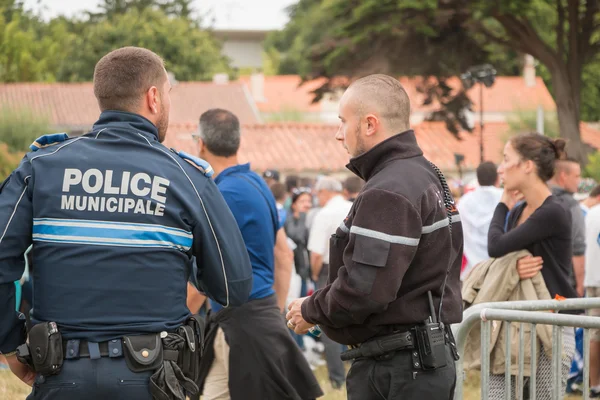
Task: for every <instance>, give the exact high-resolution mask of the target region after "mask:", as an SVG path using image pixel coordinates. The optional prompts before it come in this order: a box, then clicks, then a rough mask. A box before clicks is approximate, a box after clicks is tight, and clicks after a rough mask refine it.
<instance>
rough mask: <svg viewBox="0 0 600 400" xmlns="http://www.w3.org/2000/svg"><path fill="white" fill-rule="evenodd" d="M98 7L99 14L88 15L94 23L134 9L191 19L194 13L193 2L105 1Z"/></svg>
mask: <svg viewBox="0 0 600 400" xmlns="http://www.w3.org/2000/svg"><path fill="white" fill-rule="evenodd" d="M98 7H99V8H100V12H99V13H91V12H89V13H88V15H89V16H90V19H91V20H93V21H98V20H102V19H112V18H114V17H116V16H118V15H120V14H124V13H126V12H128V11H130V10H134V9H135V10H137V11H140V12H141V11H144V10H146V9H149V8H153V9H158V10H161V11H162V12H164V13H165V14H166V15H168V16H172V17H182V18H190V17H191V14H192V12H193V11H194V10H193V7H192V0H103V1H102V2H101V3H100V4H99V5H98Z"/></svg>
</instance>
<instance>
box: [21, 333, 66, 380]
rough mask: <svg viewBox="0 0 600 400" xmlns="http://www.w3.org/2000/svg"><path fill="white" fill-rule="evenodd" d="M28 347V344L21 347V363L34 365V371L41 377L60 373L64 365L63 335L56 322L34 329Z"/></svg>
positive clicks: (30, 334)
mask: <svg viewBox="0 0 600 400" xmlns="http://www.w3.org/2000/svg"><path fill="white" fill-rule="evenodd" d="M28 347H29V348H28V349H27V344H24V345H21V346H19V349H18V356H17V357H18V360H19V361H21V362H23V363H25V364H28V365H33V369H34V371H35V372H37V373H38V374H40V375H46V376H48V375H57V374H58V373H60V370H61V369H62V365H63V348H62V335H61V334H60V332H59V331H58V327H57V325H56V322H42V323H39V324H37V325H35V326H34V327H32V328H31V330H30V331H29V346H28ZM27 353H29V354H27Z"/></svg>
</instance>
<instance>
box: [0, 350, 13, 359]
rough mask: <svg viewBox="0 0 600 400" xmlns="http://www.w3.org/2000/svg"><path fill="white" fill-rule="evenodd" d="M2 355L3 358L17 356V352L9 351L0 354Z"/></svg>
mask: <svg viewBox="0 0 600 400" xmlns="http://www.w3.org/2000/svg"><path fill="white" fill-rule="evenodd" d="M2 355H3V356H4V357H10V356H15V355H17V351H16V350H15V351H11V352H10V353H2Z"/></svg>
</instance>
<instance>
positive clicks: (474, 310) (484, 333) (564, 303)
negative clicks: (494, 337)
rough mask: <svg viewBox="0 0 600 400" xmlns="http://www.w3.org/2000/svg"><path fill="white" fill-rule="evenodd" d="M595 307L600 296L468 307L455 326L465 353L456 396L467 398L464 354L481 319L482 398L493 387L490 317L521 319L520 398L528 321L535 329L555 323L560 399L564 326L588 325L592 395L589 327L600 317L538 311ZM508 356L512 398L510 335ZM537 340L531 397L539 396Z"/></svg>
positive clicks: (597, 323)
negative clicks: (490, 356)
mask: <svg viewBox="0 0 600 400" xmlns="http://www.w3.org/2000/svg"><path fill="white" fill-rule="evenodd" d="M591 308H600V298H586V299H567V300H537V301H506V302H497V303H482V304H478V305H475V306H472V307H470V308H468V309H467V310H466V311H465V312H464V314H463V322H461V323H460V324H457V325H454V326H452V330H453V333H454V336H455V338H456V345H457V347H458V352H459V354H460V355H461V358H460V360H459V361H457V362H456V374H457V381H456V390H455V394H454V398H455V399H456V400H462V399H463V385H464V380H465V375H464V369H463V357H462V355H463V354H464V350H465V345H466V341H467V336H468V334H469V332H470V331H471V329H472V328H473V327H474V326H475V325H476V324H477V323H481V324H482V325H481V346H482V349H481V350H482V351H481V354H482V355H487V356H486V357H483V356H482V360H481V399H483V400H486V399H487V398H488V387H489V368H490V366H489V355H490V348H489V346H490V330H491V326H490V324H491V322H490V321H496V320H497V321H507V322H520V323H521V329H520V331H519V332H520V335H519V360H518V361H519V375H518V376H517V388H518V389H519V390H518V392H519V393H517V395H518V396H517V398H518V399H522V398H523V392H522V390H523V381H524V377H523V373H524V366H523V364H524V353H525V351H524V347H525V344H524V329H522V328H523V327H524V324H525V323H530V324H531V327H532V332H535V325H536V324H544V325H553V331H552V332H553V343H556V344H557V345H556V346H553V349H552V351H553V352H552V362H553V368H552V373H553V392H554V398H556V399H560V398H562V396H563V395H564V393H561V391H562V387H561V359H562V357H561V354H562V329H559V327H561V326H572V327H581V328H584V345H583V346H584V348H583V350H584V377H583V380H584V388H583V391H584V399H588V397H589V350H590V332H589V329H591V328H593V329H598V328H600V317H587V316H579V315H566V314H554V313H542V312H536V311H549V310H554V311H563V310H587V309H591ZM507 335H510V329H507ZM506 342H507V348H506V352H507V353H506V359H507V364H506V365H507V368H506V372H505V384H506V385H507V390H505V398H506V399H508V400H510V399H512V389H511V374H510V361H511V357H510V351H511V349H510V343H511V340H510V338H508V339H507V341H506ZM536 344H537V340H532V349H531V350H532V354H531V358H532V373H531V380H530V385H529V386H530V398H531V399H535V395H536V393H535V373H534V372H535V365H536V362H537V355H536V348H535V347H536Z"/></svg>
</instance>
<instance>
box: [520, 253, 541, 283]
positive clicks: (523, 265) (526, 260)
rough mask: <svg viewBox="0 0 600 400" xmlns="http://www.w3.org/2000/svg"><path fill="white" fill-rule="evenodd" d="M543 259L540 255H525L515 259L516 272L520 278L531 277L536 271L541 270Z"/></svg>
mask: <svg viewBox="0 0 600 400" xmlns="http://www.w3.org/2000/svg"><path fill="white" fill-rule="evenodd" d="M543 264H544V260H542V257H532V256H527V257H523V258H521V259H519V261H517V272H518V273H519V277H520V278H521V279H529V278H533V277H534V276H535V275H536V274H537V273H538V272H540V271H541V270H542V266H543Z"/></svg>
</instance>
